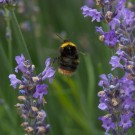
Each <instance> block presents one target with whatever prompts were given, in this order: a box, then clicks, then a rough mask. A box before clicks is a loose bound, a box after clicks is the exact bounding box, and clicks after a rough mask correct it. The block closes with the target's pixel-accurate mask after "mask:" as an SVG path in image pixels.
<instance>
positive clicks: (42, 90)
mask: <svg viewBox="0 0 135 135" xmlns="http://www.w3.org/2000/svg"><path fill="white" fill-rule="evenodd" d="M47 88H48V86H47V85H46V84H41V85H39V84H38V85H37V86H36V92H35V93H34V95H33V97H34V98H38V97H39V98H40V100H42V98H43V95H47V93H48V91H47Z"/></svg>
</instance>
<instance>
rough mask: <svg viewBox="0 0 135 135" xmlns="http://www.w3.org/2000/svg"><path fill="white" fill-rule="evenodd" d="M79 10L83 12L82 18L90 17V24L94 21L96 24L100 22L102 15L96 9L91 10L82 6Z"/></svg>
mask: <svg viewBox="0 0 135 135" xmlns="http://www.w3.org/2000/svg"><path fill="white" fill-rule="evenodd" d="M81 10H82V11H83V15H84V17H88V16H90V17H92V22H93V21H95V20H96V21H97V22H100V19H101V17H102V15H101V13H100V12H98V11H97V10H96V9H91V8H89V7H87V6H83V7H82V8H81Z"/></svg>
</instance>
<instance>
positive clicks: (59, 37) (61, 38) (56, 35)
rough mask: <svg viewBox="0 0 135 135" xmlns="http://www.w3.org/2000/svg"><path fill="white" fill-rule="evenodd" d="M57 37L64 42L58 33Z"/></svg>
mask: <svg viewBox="0 0 135 135" xmlns="http://www.w3.org/2000/svg"><path fill="white" fill-rule="evenodd" d="M56 36H57V37H58V38H60V39H61V40H62V41H64V39H63V38H62V37H61V36H60V35H59V34H57V33H56Z"/></svg>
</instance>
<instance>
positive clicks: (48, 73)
mask: <svg viewBox="0 0 135 135" xmlns="http://www.w3.org/2000/svg"><path fill="white" fill-rule="evenodd" d="M15 60H16V62H17V67H16V68H15V72H16V73H18V70H19V71H21V73H22V77H21V80H19V79H17V78H16V75H14V74H10V75H9V79H10V82H11V86H13V88H18V89H19V94H20V95H19V96H18V97H17V98H18V100H19V101H20V102H21V103H17V104H16V105H15V106H16V108H17V109H18V111H20V114H21V117H22V118H23V119H24V121H25V122H23V123H22V124H21V126H22V127H23V128H24V130H25V132H26V134H31V133H32V134H35V135H43V134H46V133H47V132H48V131H49V127H50V125H49V124H46V122H45V120H46V113H45V111H43V110H42V109H41V106H42V105H45V103H46V102H45V99H44V95H47V93H48V91H47V88H48V86H47V84H45V83H44V82H43V80H45V81H46V79H51V81H52V79H53V78H54V74H55V71H54V70H53V67H51V65H50V63H51V59H50V58H48V59H47V60H46V62H45V65H46V67H45V69H44V71H43V72H41V73H40V74H39V75H35V74H34V69H35V66H34V65H32V64H31V63H30V61H29V60H26V59H25V57H24V56H23V55H21V56H16V58H15Z"/></svg>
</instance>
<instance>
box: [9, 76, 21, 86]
mask: <svg viewBox="0 0 135 135" xmlns="http://www.w3.org/2000/svg"><path fill="white" fill-rule="evenodd" d="M9 79H10V82H11V84H10V85H11V86H13V88H16V86H17V85H19V84H21V80H19V79H17V78H16V75H14V74H10V75H9Z"/></svg>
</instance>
